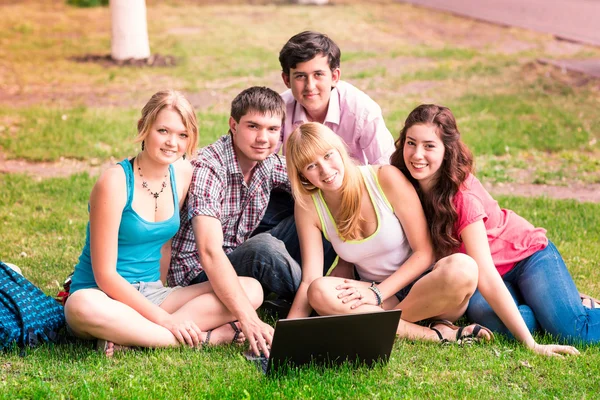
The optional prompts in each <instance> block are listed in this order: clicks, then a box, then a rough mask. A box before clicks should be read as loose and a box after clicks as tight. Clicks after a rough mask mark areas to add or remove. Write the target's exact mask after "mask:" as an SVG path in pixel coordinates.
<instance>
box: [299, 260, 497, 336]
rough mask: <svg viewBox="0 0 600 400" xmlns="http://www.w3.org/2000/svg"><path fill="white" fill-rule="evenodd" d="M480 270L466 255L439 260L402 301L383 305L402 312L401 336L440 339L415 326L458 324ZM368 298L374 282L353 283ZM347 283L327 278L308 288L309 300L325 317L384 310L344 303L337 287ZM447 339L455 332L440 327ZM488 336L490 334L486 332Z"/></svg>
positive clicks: (467, 331) (428, 331) (394, 300)
mask: <svg viewBox="0 0 600 400" xmlns="http://www.w3.org/2000/svg"><path fill="white" fill-rule="evenodd" d="M477 280H478V269H477V264H476V263H475V261H474V260H473V259H472V258H470V257H468V256H466V255H464V254H453V255H451V256H448V257H446V258H443V259H442V260H440V261H438V262H437V263H436V264H435V266H434V267H433V270H432V271H431V272H430V273H429V274H427V275H425V276H423V277H422V278H421V279H419V280H418V281H417V282H416V283H415V284H414V285H413V287H412V289H411V290H410V292H409V293H408V295H407V296H406V297H405V298H404V299H403V300H402V301H401V302H399V301H398V299H397V298H396V297H395V296H392V297H390V298H388V299H387V300H386V301H385V302H384V303H383V305H382V307H383V308H384V309H386V310H389V309H393V308H400V309H402V318H401V320H400V323H399V325H398V329H397V331H396V333H397V335H398V336H400V337H403V338H408V339H426V340H438V339H439V338H438V336H437V334H436V333H435V332H434V331H433V330H431V329H429V328H427V327H423V326H419V325H417V324H415V322H417V321H421V320H424V319H428V318H434V319H446V320H450V321H456V320H457V319H458V318H460V317H461V316H462V315H463V314H464V312H465V310H466V308H467V305H468V304H469V299H470V298H471V296H472V295H473V293H474V292H475V290H476V288H477ZM352 282H353V283H354V284H355V286H356V287H360V290H361V293H363V295H367V292H368V290H367V289H366V288H367V287H369V286H370V283H368V282H363V281H352ZM342 283H344V279H342V278H334V277H323V278H319V279H317V280H315V281H314V282H313V283H312V284H311V285H310V287H309V289H308V299H309V302H310V304H311V306H312V307H313V309H315V310H316V311H317V312H318V313H319V314H321V315H335V314H349V313H363V312H372V311H380V310H381V308H380V307H378V306H375V305H361V306H359V307H357V308H354V309H353V308H351V304H352V302H348V303H343V302H342V301H341V300H340V299H339V298H338V295H339V294H340V293H341V291H340V290H338V289H336V287H337V286H338V285H340V284H342ZM473 329H474V326H469V327H466V328H465V330H464V331H465V334H468V333H470V332H471V331H473ZM439 330H440V331H441V332H442V334H443V335H444V337H446V336H448V338H449V339H452V338H451V336H452V335H453V334H454V331H453V330H452V329H451V328H449V327H448V326H443V325H442V326H439ZM484 335H487V334H486V333H484Z"/></svg>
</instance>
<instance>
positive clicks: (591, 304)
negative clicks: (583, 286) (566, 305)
mask: <svg viewBox="0 0 600 400" xmlns="http://www.w3.org/2000/svg"><path fill="white" fill-rule="evenodd" d="M579 297H580V298H581V304H583V306H584V307H587V308H600V300H597V299H595V298H593V297H591V296H588V295H587V294H583V293H579Z"/></svg>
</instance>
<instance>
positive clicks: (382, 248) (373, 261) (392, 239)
mask: <svg viewBox="0 0 600 400" xmlns="http://www.w3.org/2000/svg"><path fill="white" fill-rule="evenodd" d="M358 168H359V169H360V172H361V173H362V175H363V179H364V182H365V185H366V187H367V192H368V193H369V198H370V200H371V204H373V208H374V209H375V213H376V214H377V229H376V230H375V232H374V233H373V234H372V235H371V236H369V237H367V238H364V239H361V240H347V241H343V240H342V239H341V238H340V236H339V234H338V230H337V225H336V223H335V221H334V220H333V216H332V214H331V212H330V211H329V208H328V207H327V204H326V203H325V199H324V198H323V194H322V192H321V191H319V192H317V193H315V194H314V195H313V196H312V198H313V201H314V203H315V207H316V209H317V213H318V214H319V219H320V220H321V226H322V228H323V233H324V234H325V238H326V239H327V240H329V241H330V242H331V244H332V245H333V248H334V249H335V251H336V253H337V254H338V255H339V256H340V258H342V259H343V260H346V261H348V262H350V263H353V264H354V265H355V266H356V270H357V271H358V274H359V276H360V279H361V280H363V281H375V282H381V281H383V280H384V279H386V278H387V277H388V276H390V275H391V274H392V273H394V272H395V271H396V270H397V269H398V268H400V266H401V265H402V264H404V262H405V261H406V260H407V259H408V258H409V257H410V255H411V254H412V249H411V248H410V245H409V243H408V239H407V238H406V235H405V234H404V230H403V229H402V225H401V224H400V221H399V220H398V218H397V217H396V215H395V214H394V210H393V208H392V205H391V204H390V202H389V201H388V200H387V198H386V197H385V194H384V193H383V190H382V189H381V186H380V185H379V180H378V179H377V173H376V171H374V170H373V168H372V167H371V166H368V165H365V166H359V167H358Z"/></svg>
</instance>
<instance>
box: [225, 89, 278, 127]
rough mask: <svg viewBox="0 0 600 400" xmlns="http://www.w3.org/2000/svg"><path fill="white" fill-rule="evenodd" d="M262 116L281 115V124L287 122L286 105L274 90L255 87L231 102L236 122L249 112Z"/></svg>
mask: <svg viewBox="0 0 600 400" xmlns="http://www.w3.org/2000/svg"><path fill="white" fill-rule="evenodd" d="M252 111H254V112H257V113H260V114H262V115H272V116H278V115H281V123H282V124H283V121H284V120H285V103H284V102H283V99H282V98H281V96H280V95H279V93H277V92H276V91H274V90H273V89H269V88H267V87H264V86H253V87H251V88H248V89H246V90H244V91H242V92H241V93H240V94H238V95H237V96H235V99H233V101H232V102H231V116H232V117H233V119H234V120H235V121H236V122H240V120H241V119H242V117H243V116H244V115H246V114H248V113H249V112H252Z"/></svg>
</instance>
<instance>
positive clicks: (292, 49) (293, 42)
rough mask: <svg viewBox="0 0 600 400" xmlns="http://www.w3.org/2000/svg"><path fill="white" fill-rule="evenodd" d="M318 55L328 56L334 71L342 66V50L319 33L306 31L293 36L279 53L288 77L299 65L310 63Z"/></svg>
mask: <svg viewBox="0 0 600 400" xmlns="http://www.w3.org/2000/svg"><path fill="white" fill-rule="evenodd" d="M317 55H322V56H326V57H327V58H328V61H329V68H331V70H332V71H333V70H334V69H336V68H339V66H340V58H341V57H342V53H341V51H340V48H339V47H338V46H337V44H335V42H334V41H333V40H331V39H330V38H329V37H328V36H327V35H325V34H323V33H319V32H312V31H304V32H301V33H298V34H297V35H294V36H292V38H291V39H290V40H288V42H287V43H286V44H285V45H284V46H283V48H282V49H281V51H280V52H279V63H280V64H281V69H282V70H283V73H284V74H286V75H288V76H289V75H290V69H291V68H296V65H298V63H302V62H306V61H310V60H312V59H313V58H315V57H316V56H317Z"/></svg>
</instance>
